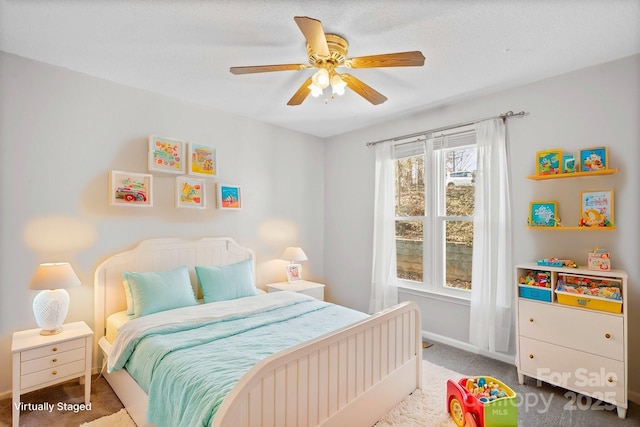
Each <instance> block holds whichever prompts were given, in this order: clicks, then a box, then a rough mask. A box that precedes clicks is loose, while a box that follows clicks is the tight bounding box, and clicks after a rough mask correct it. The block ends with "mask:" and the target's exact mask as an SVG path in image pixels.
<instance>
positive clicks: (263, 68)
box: [229, 64, 309, 74]
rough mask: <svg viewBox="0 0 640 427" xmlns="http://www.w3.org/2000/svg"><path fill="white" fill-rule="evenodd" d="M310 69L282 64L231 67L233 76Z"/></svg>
mask: <svg viewBox="0 0 640 427" xmlns="http://www.w3.org/2000/svg"><path fill="white" fill-rule="evenodd" d="M305 68H309V66H308V65H304V64H280V65H250V66H247V67H231V68H229V71H230V72H231V73H232V74H252V73H269V72H271V71H298V70H304V69H305Z"/></svg>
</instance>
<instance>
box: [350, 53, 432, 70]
mask: <svg viewBox="0 0 640 427" xmlns="http://www.w3.org/2000/svg"><path fill="white" fill-rule="evenodd" d="M345 65H346V66H347V67H349V68H378V67H420V66H423V65H424V55H423V54H422V52H420V51H419V50H414V51H412V52H397V53H387V54H382V55H371V56H361V57H358V58H350V59H347V60H346V61H345Z"/></svg>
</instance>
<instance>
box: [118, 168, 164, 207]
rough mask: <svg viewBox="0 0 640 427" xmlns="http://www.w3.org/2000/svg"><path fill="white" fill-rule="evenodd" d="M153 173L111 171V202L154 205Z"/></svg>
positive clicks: (121, 204) (143, 205)
mask: <svg viewBox="0 0 640 427" xmlns="http://www.w3.org/2000/svg"><path fill="white" fill-rule="evenodd" d="M152 190H153V175H151V174H146V173H133V172H123V171H111V172H109V204H110V205H115V206H139V207H140V206H141V207H150V206H153V195H152Z"/></svg>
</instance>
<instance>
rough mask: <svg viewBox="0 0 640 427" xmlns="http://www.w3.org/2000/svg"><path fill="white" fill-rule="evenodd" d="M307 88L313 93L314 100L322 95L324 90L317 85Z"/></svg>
mask: <svg viewBox="0 0 640 427" xmlns="http://www.w3.org/2000/svg"><path fill="white" fill-rule="evenodd" d="M307 88H308V89H309V90H310V91H311V96H313V97H314V98H317V97H319V96H320V95H322V88H321V87H320V86H317V85H316V84H315V83H311V84H310V85H309V86H307Z"/></svg>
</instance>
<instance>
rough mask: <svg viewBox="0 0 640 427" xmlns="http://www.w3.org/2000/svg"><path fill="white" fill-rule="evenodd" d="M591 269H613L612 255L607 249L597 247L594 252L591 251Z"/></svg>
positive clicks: (588, 262)
mask: <svg viewBox="0 0 640 427" xmlns="http://www.w3.org/2000/svg"><path fill="white" fill-rule="evenodd" d="M587 268H588V269H589V270H597V271H609V270H611V257H610V255H609V251H607V250H606V249H600V248H595V249H594V250H593V252H589V258H588V261H587Z"/></svg>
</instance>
